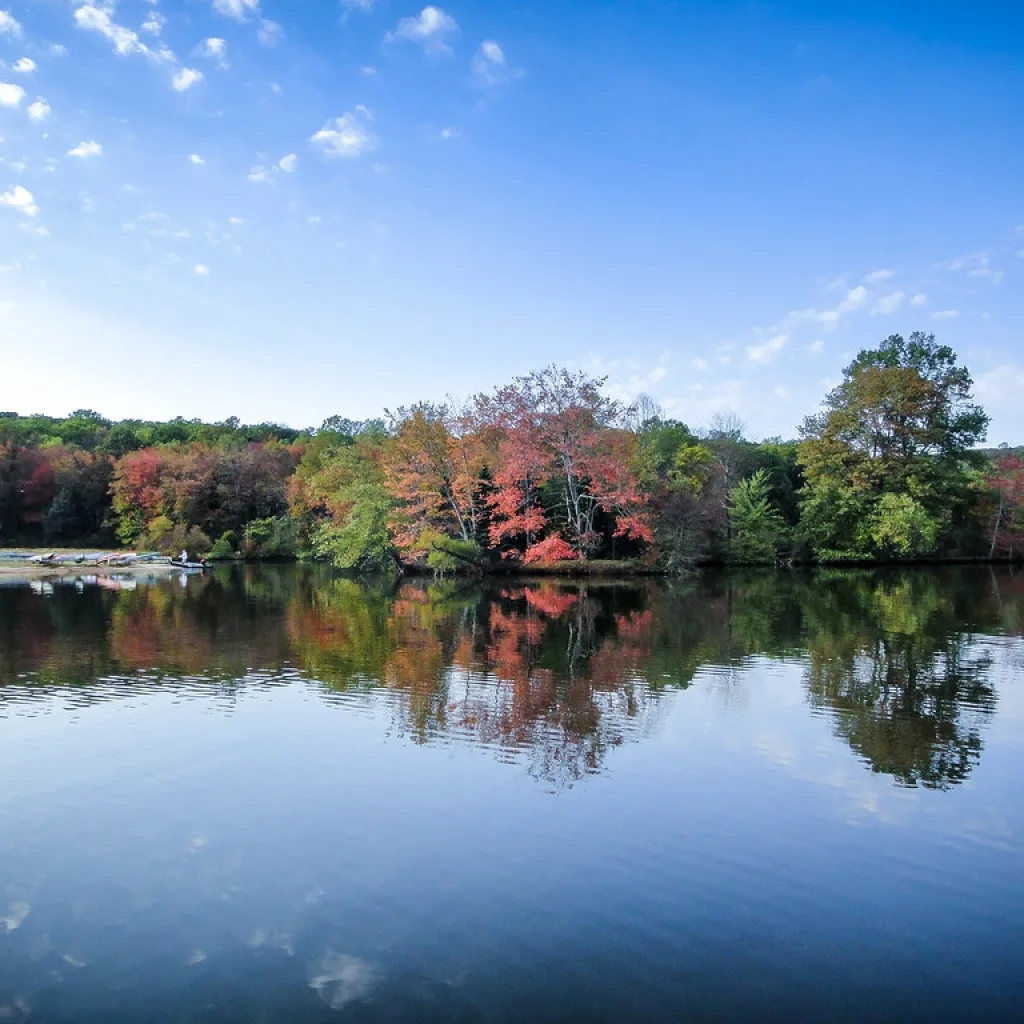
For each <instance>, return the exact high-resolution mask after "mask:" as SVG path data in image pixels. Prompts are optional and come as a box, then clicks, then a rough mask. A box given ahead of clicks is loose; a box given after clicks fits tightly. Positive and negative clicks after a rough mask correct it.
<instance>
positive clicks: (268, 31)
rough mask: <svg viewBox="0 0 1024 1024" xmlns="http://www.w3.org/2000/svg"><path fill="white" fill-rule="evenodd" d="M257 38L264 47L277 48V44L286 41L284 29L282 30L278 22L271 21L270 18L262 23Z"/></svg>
mask: <svg viewBox="0 0 1024 1024" xmlns="http://www.w3.org/2000/svg"><path fill="white" fill-rule="evenodd" d="M256 38H257V39H258V40H259V41H260V42H261V43H262V44H263V45H264V46H277V44H278V43H279V42H281V40H282V39H284V29H283V28H281V26H280V25H278V23H277V22H276V21H270V20H269V19H268V18H264V19H263V21H261V22H260V27H259V31H258V32H257V33H256Z"/></svg>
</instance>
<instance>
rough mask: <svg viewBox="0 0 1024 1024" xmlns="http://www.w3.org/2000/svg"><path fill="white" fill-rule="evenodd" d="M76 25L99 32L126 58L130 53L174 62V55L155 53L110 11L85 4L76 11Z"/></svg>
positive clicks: (163, 49) (165, 50)
mask: <svg viewBox="0 0 1024 1024" xmlns="http://www.w3.org/2000/svg"><path fill="white" fill-rule="evenodd" d="M75 24H76V25H77V26H78V27H79V28H84V29H86V30H88V31H90V32H99V33H100V35H102V36H106V38H107V39H109V40H110V41H111V42H112V43H113V44H114V52H115V53H118V54H121V55H122V56H124V55H125V54H129V53H140V54H142V55H143V56H146V57H150V58H159V59H162V60H173V59H174V54H172V53H171V52H170V50H167V49H166V48H162V49H160V50H159V51H157V52H155V53H154V51H153V50H151V49H150V48H149V47H148V46H146V44H145V43H143V42H142V41H141V40H140V39H139V37H138V35H137V33H135V32H133V31H132V30H131V29H130V28H125V27H124V26H123V25H118V24H116V23H115V22H114V21H113V20H112V19H111V17H110V11H109V10H106V9H104V8H101V7H94V6H93V5H92V4H85V5H84V6H82V7H79V8H78V9H77V10H76V11H75Z"/></svg>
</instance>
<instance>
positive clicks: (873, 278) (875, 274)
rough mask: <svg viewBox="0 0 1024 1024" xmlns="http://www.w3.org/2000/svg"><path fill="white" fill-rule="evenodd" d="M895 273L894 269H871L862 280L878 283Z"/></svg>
mask: <svg viewBox="0 0 1024 1024" xmlns="http://www.w3.org/2000/svg"><path fill="white" fill-rule="evenodd" d="M895 273H896V271H895V270H872V271H871V273H870V274H868V276H867V277H865V278H864V280H865V281H866V282H867V283H868V284H878V283H879V282H881V281H888V280H889V278H890V277H892V276H893V274H895Z"/></svg>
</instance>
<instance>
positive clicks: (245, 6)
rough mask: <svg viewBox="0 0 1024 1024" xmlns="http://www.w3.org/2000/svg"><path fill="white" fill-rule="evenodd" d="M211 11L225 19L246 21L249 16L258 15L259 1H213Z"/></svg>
mask: <svg viewBox="0 0 1024 1024" xmlns="http://www.w3.org/2000/svg"><path fill="white" fill-rule="evenodd" d="M213 9H214V10H215V11H216V12H217V13H218V14H223V15H224V17H225V18H234V20H235V21H247V20H248V18H249V15H250V14H259V11H260V3H259V0H213Z"/></svg>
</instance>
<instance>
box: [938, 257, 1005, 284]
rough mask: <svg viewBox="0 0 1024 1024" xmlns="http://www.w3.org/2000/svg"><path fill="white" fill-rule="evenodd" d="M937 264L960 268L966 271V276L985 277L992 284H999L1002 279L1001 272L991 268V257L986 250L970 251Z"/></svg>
mask: <svg viewBox="0 0 1024 1024" xmlns="http://www.w3.org/2000/svg"><path fill="white" fill-rule="evenodd" d="M939 266H941V267H943V268H945V269H946V270H953V271H960V270H962V271H965V272H966V273H967V276H968V277H980V278H986V279H988V280H990V281H991V282H992V283H993V284H999V282H1000V281H1002V279H1003V272H1002V271H1001V270H994V269H993V268H992V265H991V258H990V257H989V255H988V253H986V252H971V253H968V254H967V255H966V256H959V257H957V258H956V259H955V260H950V261H949V262H948V263H940V264H939Z"/></svg>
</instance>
